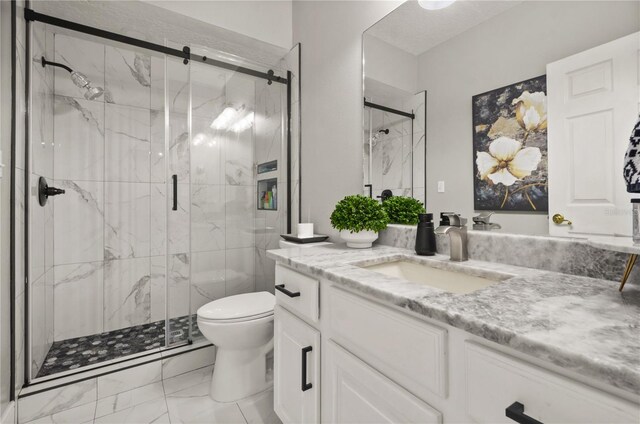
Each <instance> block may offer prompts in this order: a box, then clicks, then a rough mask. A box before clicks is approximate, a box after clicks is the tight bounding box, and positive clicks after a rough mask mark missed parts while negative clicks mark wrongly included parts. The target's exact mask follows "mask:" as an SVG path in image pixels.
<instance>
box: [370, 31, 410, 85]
mask: <svg viewBox="0 0 640 424" xmlns="http://www.w3.org/2000/svg"><path fill="white" fill-rule="evenodd" d="M364 45H365V50H364V51H365V55H364V60H365V69H366V70H367V79H368V78H371V79H374V80H376V81H380V82H382V83H384V84H387V85H390V86H391V87H395V88H399V89H401V90H404V91H406V92H407V93H411V94H415V93H416V92H417V91H418V57H417V56H414V55H412V54H411V53H407V52H405V51H404V50H400V49H399V48H397V47H395V46H392V45H391V44H388V43H386V42H384V41H382V40H381V39H379V38H376V37H373V36H371V35H365V37H364Z"/></svg>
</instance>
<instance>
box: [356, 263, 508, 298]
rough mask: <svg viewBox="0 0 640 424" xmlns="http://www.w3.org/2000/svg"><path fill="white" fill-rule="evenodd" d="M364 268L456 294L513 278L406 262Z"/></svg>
mask: <svg viewBox="0 0 640 424" xmlns="http://www.w3.org/2000/svg"><path fill="white" fill-rule="evenodd" d="M362 268H365V269H368V270H370V271H374V272H378V273H380V274H384V275H387V276H389V277H396V278H402V279H403V280H407V281H411V282H413V283H418V284H424V285H425V286H429V287H433V288H435V289H439V290H444V291H448V292H450V293H455V294H465V293H471V292H474V291H476V290H480V289H483V288H485V287H489V286H492V285H494V284H498V283H500V282H501V281H504V280H506V279H507V278H509V277H511V276H510V275H506V274H498V273H496V275H494V276H492V277H491V278H486V277H478V276H476V275H471V274H469V273H467V272H457V271H450V270H444V269H439V268H435V267H432V266H429V265H425V264H419V263H415V262H410V261H405V260H399V261H394V262H385V263H381V264H375V265H365V266H362Z"/></svg>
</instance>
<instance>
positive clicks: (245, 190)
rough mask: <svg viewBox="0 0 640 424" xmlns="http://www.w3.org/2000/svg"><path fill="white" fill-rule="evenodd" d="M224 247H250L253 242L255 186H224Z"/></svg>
mask: <svg viewBox="0 0 640 424" xmlns="http://www.w3.org/2000/svg"><path fill="white" fill-rule="evenodd" d="M225 197H226V199H225V200H226V208H225V213H226V219H225V227H226V244H225V246H226V248H227V249H233V248H238V247H251V246H253V245H254V243H255V232H254V216H255V210H256V206H255V204H256V199H255V197H256V193H255V186H233V185H231V186H227V187H226V196H225Z"/></svg>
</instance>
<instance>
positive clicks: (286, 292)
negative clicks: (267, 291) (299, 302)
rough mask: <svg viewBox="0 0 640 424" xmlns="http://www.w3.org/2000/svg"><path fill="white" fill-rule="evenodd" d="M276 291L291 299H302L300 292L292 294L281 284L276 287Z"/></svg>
mask: <svg viewBox="0 0 640 424" xmlns="http://www.w3.org/2000/svg"><path fill="white" fill-rule="evenodd" d="M276 290H278V291H279V292H281V293H284V294H286V295H287V296H289V297H300V292H295V293H294V292H291V291H289V290H287V289H285V288H284V284H280V285H277V286H276Z"/></svg>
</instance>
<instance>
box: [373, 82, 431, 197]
mask: <svg viewBox="0 0 640 424" xmlns="http://www.w3.org/2000/svg"><path fill="white" fill-rule="evenodd" d="M374 102H375V101H374ZM425 104H426V93H425V92H419V93H417V94H415V95H413V96H409V97H406V98H405V97H398V98H397V99H395V102H394V104H387V103H385V104H384V106H388V107H392V108H395V109H399V110H404V111H407V112H413V113H414V114H415V116H416V117H415V119H414V120H413V122H412V120H411V119H410V118H406V117H403V116H401V115H396V114H394V113H390V112H384V111H381V110H378V109H371V108H365V109H364V122H363V125H364V137H365V140H364V181H369V182H370V183H371V184H372V185H373V189H372V192H373V196H374V198H375V197H376V196H380V195H381V194H382V191H383V190H386V189H389V190H391V191H392V192H393V194H394V195H395V196H412V197H414V198H416V199H418V200H420V201H421V202H424V200H425ZM370 122H371V125H370ZM370 128H371V130H372V131H371V132H372V135H373V137H375V140H374V141H373V147H372V149H371V151H370V150H369V143H370V138H369V130H370ZM387 129H388V130H389V133H388V134H385V133H381V132H380V130H387ZM412 140H413V143H412ZM370 158H371V166H370V167H369V161H370ZM412 188H413V191H412ZM412 193H413V194H412ZM364 194H365V195H368V194H369V193H368V189H365V190H364Z"/></svg>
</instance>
